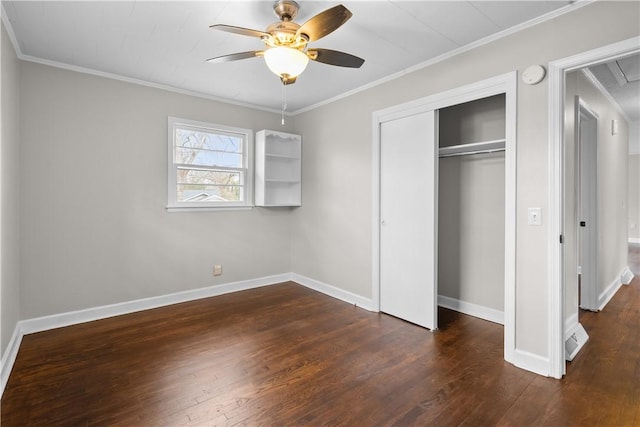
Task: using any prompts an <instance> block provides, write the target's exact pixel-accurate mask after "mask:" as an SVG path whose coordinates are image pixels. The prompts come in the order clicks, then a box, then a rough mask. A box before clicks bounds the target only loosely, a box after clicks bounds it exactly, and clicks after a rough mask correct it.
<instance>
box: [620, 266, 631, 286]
mask: <svg viewBox="0 0 640 427" xmlns="http://www.w3.org/2000/svg"><path fill="white" fill-rule="evenodd" d="M633 278H634V275H633V272H632V271H631V269H630V268H629V266H627V267H625V269H624V270H622V274H620V281H621V282H622V284H623V285H630V284H631V281H632V280H633Z"/></svg>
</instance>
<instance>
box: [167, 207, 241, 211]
mask: <svg viewBox="0 0 640 427" xmlns="http://www.w3.org/2000/svg"><path fill="white" fill-rule="evenodd" d="M251 209H253V206H167V212H228V211H248V210H251Z"/></svg>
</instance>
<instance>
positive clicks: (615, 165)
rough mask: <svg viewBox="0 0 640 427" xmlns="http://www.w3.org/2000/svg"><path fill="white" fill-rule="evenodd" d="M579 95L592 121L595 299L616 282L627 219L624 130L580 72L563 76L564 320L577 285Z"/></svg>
mask: <svg viewBox="0 0 640 427" xmlns="http://www.w3.org/2000/svg"><path fill="white" fill-rule="evenodd" d="M576 95H578V96H580V98H581V99H583V100H584V101H585V102H586V103H587V104H588V105H589V107H590V108H591V109H592V110H593V111H594V112H595V113H596V114H597V116H598V144H597V147H598V148H597V156H598V160H597V161H598V170H597V180H598V184H597V185H598V190H597V191H598V212H597V215H598V242H597V247H598V278H597V286H598V291H597V292H598V294H600V293H602V292H603V291H604V290H606V289H607V288H608V287H609V286H610V285H611V284H612V283H613V282H615V281H616V280H618V279H619V278H620V273H621V272H622V270H623V269H624V268H625V267H626V266H627V265H628V264H627V227H626V224H627V220H628V212H627V208H628V206H629V201H628V192H627V183H628V179H629V175H628V172H627V171H628V160H629V157H628V153H629V127H628V123H627V122H626V121H625V119H624V117H623V116H622V115H620V113H618V111H617V110H616V109H615V107H614V106H613V105H611V103H610V102H609V101H608V99H607V98H606V97H605V96H604V95H602V93H600V91H598V90H597V89H596V87H595V86H594V85H593V84H592V83H591V82H590V81H589V79H587V78H586V77H585V75H584V74H583V73H582V72H581V71H575V72H573V73H569V74H568V75H567V90H566V114H565V117H566V123H565V140H566V143H567V145H566V155H565V157H566V159H567V162H568V164H567V170H566V191H565V203H566V207H565V209H566V214H565V218H566V221H567V223H566V226H565V231H566V241H567V245H566V246H565V250H566V252H565V254H566V261H567V262H566V270H565V272H566V277H565V280H566V290H565V304H566V305H565V315H566V316H565V317H566V318H567V319H568V318H569V317H570V316H571V315H575V314H576V313H577V310H578V280H577V270H576V266H577V260H576V258H575V256H574V255H575V254H576V253H577V250H576V245H575V243H576V232H577V224H576V222H575V221H576V220H575V216H576V214H575V209H576V205H575V201H576V199H575V195H574V193H573V189H574V188H575V186H576V185H577V184H576V181H575V168H576V165H577V161H578V160H577V151H576V150H577V149H576V146H575V132H574V126H575V123H574V117H575V111H574V110H575V108H574V98H575V96H576ZM614 119H615V120H618V122H619V130H618V134H617V135H611V121H612V120H614Z"/></svg>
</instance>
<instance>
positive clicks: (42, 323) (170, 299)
mask: <svg viewBox="0 0 640 427" xmlns="http://www.w3.org/2000/svg"><path fill="white" fill-rule="evenodd" d="M287 281H295V282H296V283H299V284H300V285H302V286H305V287H307V288H310V289H313V290H315V291H318V292H321V293H323V294H325V295H327V296H330V297H333V298H337V299H339V300H342V301H346V302H348V303H349V304H356V305H357V306H359V307H362V308H364V309H366V310H369V311H376V310H375V309H374V308H373V302H372V301H371V299H368V298H364V297H361V296H359V295H356V294H353V293H351V292H348V291H344V290H342V289H339V288H336V287H335V286H331V285H328V284H326V283H322V282H319V281H317V280H314V279H310V278H308V277H305V276H302V275H300V274H295V273H284V274H278V275H274V276H266V277H261V278H258V279H251V280H243V281H239V282H232V283H226V284H222V285H217V286H209V287H206V288H199V289H192V290H188V291H183V292H176V293H172V294H167V295H161V296H157V297H150V298H143V299H139V300H134V301H126V302H122V303H118V304H111V305H104V306H99V307H92V308H87V309H84V310H77V311H71V312H67V313H60V314H54V315H50V316H43V317H37V318H34V319H26V320H21V321H19V322H18V324H17V325H16V327H15V329H14V332H13V336H12V337H11V341H10V342H9V345H8V346H7V350H6V351H5V352H4V354H3V355H2V362H1V363H2V366H0V381H1V383H0V397H2V394H3V392H4V388H5V386H6V384H7V381H8V380H9V375H10V374H11V369H12V368H13V364H14V362H15V360H16V357H17V355H18V350H19V348H20V343H21V342H22V337H23V336H24V335H28V334H32V333H35V332H42V331H46V330H49V329H55V328H61V327H64V326H71V325H76V324H79V323H85V322H91V321H94V320H100V319H106V318H109V317H114V316H120V315H123V314H129V313H135V312H138V311H142V310H149V309H153V308H159V307H164V306H168V305H172V304H178V303H182V302H188V301H194V300H198V299H202V298H209V297H214V296H218V295H223V294H228V293H231V292H238V291H244V290H248V289H254V288H259V287H262V286H269V285H274V284H277V283H282V282H287Z"/></svg>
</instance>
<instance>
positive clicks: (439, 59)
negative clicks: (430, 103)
mask: <svg viewBox="0 0 640 427" xmlns="http://www.w3.org/2000/svg"><path fill="white" fill-rule="evenodd" d="M591 2H592V0H578V1H576V2H575V3H573V4H569V5H567V6H564V7H561V8H559V9H556V10H554V11H551V12H549V13H547V14H544V15H541V16H539V17H537V18H534V19H531V20H529V21H526V22H523V23H521V24H518V25H515V26H513V27H511V28H507V29H506V30H502V31H499V32H497V33H494V34H492V35H490V36H487V37H484V38H482V39H480V40H476V41H474V42H472V43H469V44H467V45H464V46H461V47H459V48H457V49H454V50H451V51H449V52H446V53H444V54H442V55H439V56H436V57H435V58H431V59H429V60H427V61H424V62H421V63H420V64H416V65H414V66H412V67H409V68H406V69H404V70H402V71H398V72H397V73H394V74H391V75H389V76H386V77H383V78H381V79H378V80H376V81H373V82H371V83H368V84H366V85H364V86H360V87H358V88H356V89H353V90H350V91H347V92H344V93H342V94H340V95H337V96H334V97H333V98H329V99H326V100H324V101H320V102H317V103H315V104H312V105H309V106H308V107H303V108H300V109H298V110H296V111H294V112H293V113H292V114H293V115H296V114H300V113H306V112H307V111H311V110H314V109H316V108H319V107H322V106H324V105H327V104H331V103H333V102H336V101H339V100H341V99H344V98H347V97H349V96H351V95H355V94H357V93H359V92H364V91H365V90H368V89H371V88H373V87H376V86H379V85H381V84H384V83H387V82H389V81H392V80H395V79H398V78H400V77H403V76H406V75H407V74H410V73H413V72H414V71H418V70H421V69H423V68H427V67H430V66H432V65H434V64H438V63H440V62H443V61H446V60H447V59H449V58H452V57H454V56H456V55H460V54H462V53H465V52H468V51H470V50H473V49H475V48H478V47H481V46H484V45H486V44H489V43H493V42H494V41H496V40H500V39H501V38H503V37H507V36H510V35H512V34H515V33H517V32H519V31H522V30H525V29H527V28H530V27H533V26H535V25H538V24H541V23H543V22H545V21H550V20H552V19H556V18H558V17H559V16H561V15H564V14H565V13H569V12H573V11H574V10H577V9H579V8H581V7H583V6H586V5H588V4H589V3H591Z"/></svg>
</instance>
